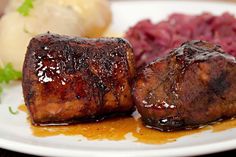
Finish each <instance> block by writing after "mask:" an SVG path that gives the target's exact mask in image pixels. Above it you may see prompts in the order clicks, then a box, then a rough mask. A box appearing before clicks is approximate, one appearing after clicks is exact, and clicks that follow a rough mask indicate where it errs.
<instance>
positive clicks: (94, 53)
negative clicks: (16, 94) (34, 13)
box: [22, 34, 135, 125]
mask: <svg viewBox="0 0 236 157" xmlns="http://www.w3.org/2000/svg"><path fill="white" fill-rule="evenodd" d="M133 60H134V59H133V52H132V48H131V46H130V44H129V43H128V42H127V41H125V40H124V39H121V38H100V39H85V38H72V37H67V36H59V35H53V34H45V35H40V36H37V37H35V38H33V39H32V40H31V41H30V44H29V46H28V50H27V54H26V57H25V62H24V67H23V83H22V87H23V93H24V99H25V103H26V105H27V107H28V110H29V112H30V114H31V118H32V122H33V124H35V125H54V124H57V125H66V124H70V123H77V122H82V121H90V120H99V119H102V118H104V117H106V116H110V115H113V114H127V113H129V112H131V111H132V109H133V107H134V106H133V102H132V97H131V86H130V85H131V80H132V78H133V77H134V74H135V68H134V61H133Z"/></svg>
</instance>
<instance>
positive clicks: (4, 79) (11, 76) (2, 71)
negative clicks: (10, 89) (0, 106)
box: [0, 63, 22, 100]
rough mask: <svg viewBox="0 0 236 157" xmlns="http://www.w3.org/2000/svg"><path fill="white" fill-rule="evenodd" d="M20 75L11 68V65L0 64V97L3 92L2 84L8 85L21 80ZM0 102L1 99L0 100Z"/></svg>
mask: <svg viewBox="0 0 236 157" xmlns="http://www.w3.org/2000/svg"><path fill="white" fill-rule="evenodd" d="M21 76H22V73H21V72H20V71H17V70H15V69H14V68H13V66H12V64H10V63H9V64H7V65H5V66H2V65H1V64H0V97H1V94H2V92H3V88H2V86H1V85H2V84H8V83H10V81H13V80H19V79H21ZM0 100H1V98H0Z"/></svg>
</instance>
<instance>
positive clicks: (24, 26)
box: [0, 0, 111, 70]
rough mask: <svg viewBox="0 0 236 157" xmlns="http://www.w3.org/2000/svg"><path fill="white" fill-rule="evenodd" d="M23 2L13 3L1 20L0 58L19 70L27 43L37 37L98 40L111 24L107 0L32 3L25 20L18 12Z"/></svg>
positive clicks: (56, 0)
mask: <svg viewBox="0 0 236 157" xmlns="http://www.w3.org/2000/svg"><path fill="white" fill-rule="evenodd" d="M22 2H23V0H12V1H10V3H9V4H8V7H7V8H6V9H5V14H4V16H2V18H1V19H0V58H1V59H2V61H3V63H4V64H6V63H9V62H10V63H12V64H13V65H14V67H15V68H16V69H17V70H21V69H22V65H23V61H24V55H25V52H26V49H27V45H28V43H29V41H30V39H31V38H32V37H34V36H36V35H38V34H42V33H46V32H48V31H50V32H52V33H58V34H64V35H70V36H85V37H93V36H99V35H100V34H102V33H103V31H105V29H106V28H107V26H108V25H109V23H110V20H111V12H110V8H109V3H108V1H107V0H35V1H34V3H33V4H34V7H33V9H31V10H30V13H29V15H28V16H22V15H21V14H20V13H19V12H17V8H18V7H19V5H21V4H22Z"/></svg>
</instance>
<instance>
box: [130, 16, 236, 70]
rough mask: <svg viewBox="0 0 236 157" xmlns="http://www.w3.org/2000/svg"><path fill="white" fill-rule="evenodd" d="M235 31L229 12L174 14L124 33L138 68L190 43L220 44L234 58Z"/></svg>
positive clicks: (140, 24)
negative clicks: (220, 13) (131, 47)
mask: <svg viewBox="0 0 236 157" xmlns="http://www.w3.org/2000/svg"><path fill="white" fill-rule="evenodd" d="M235 28H236V18H235V17H234V16H233V15H231V14H229V13H224V14H222V15H220V16H214V15H212V14H209V13H203V14H201V15H197V16H193V15H186V14H179V13H174V14H172V15H170V16H169V18H168V19H167V20H164V21H161V22H159V23H157V24H153V23H152V22H151V21H150V20H142V21H140V22H139V23H138V24H136V25H135V26H133V27H131V28H130V29H129V30H128V31H127V33H126V38H127V39H128V40H129V41H130V43H131V44H132V45H133V48H134V55H135V59H136V63H137V66H138V67H140V66H142V65H146V64H148V63H150V62H151V61H154V60H155V59H156V58H157V57H161V56H164V55H166V54H168V53H169V52H170V51H171V50H172V49H173V48H175V47H178V46H179V45H180V44H182V43H184V42H186V41H190V40H205V41H208V42H211V43H215V44H218V45H221V46H222V48H223V50H224V51H225V52H227V53H229V54H231V55H233V56H236V43H235V42H234V41H235V40H236V29H235Z"/></svg>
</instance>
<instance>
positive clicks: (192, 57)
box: [133, 41, 236, 131]
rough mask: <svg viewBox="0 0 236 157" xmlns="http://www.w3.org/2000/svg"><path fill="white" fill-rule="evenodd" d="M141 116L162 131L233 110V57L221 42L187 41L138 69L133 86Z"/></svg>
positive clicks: (235, 107) (235, 70) (235, 101)
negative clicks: (224, 49)
mask: <svg viewBox="0 0 236 157" xmlns="http://www.w3.org/2000/svg"><path fill="white" fill-rule="evenodd" d="M133 97H134V100H135V104H136V106H137V108H138V111H139V112H140V114H141V116H142V120H143V122H144V123H145V124H146V125H148V126H151V127H153V128H155V129H158V130H161V131H174V130H180V129H189V128H195V127H199V126H200V125H204V124H208V123H211V122H213V121H217V120H219V119H224V118H231V117H234V116H236V60H235V57H233V56H230V55H226V54H224V52H223V51H222V49H221V48H220V47H219V46H216V45H213V44H211V43H207V42H204V41H191V42H186V43H184V44H183V45H182V46H181V47H179V48H177V49H175V50H173V51H172V52H171V53H170V54H169V55H168V56H166V57H163V58H159V59H157V60H156V61H154V62H152V63H151V64H149V65H147V66H146V67H144V68H143V69H141V70H140V71H139V72H138V74H137V77H136V80H135V83H134V87H133Z"/></svg>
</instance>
